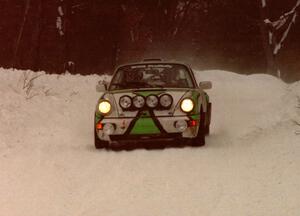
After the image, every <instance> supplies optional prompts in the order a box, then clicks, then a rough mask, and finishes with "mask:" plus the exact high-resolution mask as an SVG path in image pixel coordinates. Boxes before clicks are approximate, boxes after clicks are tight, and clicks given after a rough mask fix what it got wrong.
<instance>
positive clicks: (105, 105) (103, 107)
mask: <svg viewBox="0 0 300 216" xmlns="http://www.w3.org/2000/svg"><path fill="white" fill-rule="evenodd" d="M98 108H99V111H100V113H102V114H104V115H106V114H108V113H109V112H110V111H111V104H110V102H109V101H107V100H103V101H101V102H100V103H99V106H98Z"/></svg>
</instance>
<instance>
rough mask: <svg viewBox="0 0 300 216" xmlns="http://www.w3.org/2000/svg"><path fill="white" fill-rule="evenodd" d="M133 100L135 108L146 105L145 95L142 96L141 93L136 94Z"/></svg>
mask: <svg viewBox="0 0 300 216" xmlns="http://www.w3.org/2000/svg"><path fill="white" fill-rule="evenodd" d="M132 100H133V105H134V107H135V108H138V109H140V108H143V107H144V106H145V99H144V97H142V96H140V95H137V96H135V97H134V98H133V99H132Z"/></svg>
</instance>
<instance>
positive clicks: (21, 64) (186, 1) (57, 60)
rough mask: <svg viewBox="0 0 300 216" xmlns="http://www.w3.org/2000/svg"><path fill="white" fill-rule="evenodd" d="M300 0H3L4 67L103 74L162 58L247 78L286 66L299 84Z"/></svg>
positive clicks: (0, 58)
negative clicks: (132, 63) (296, 16)
mask: <svg viewBox="0 0 300 216" xmlns="http://www.w3.org/2000/svg"><path fill="white" fill-rule="evenodd" d="M264 2H265V3H266V5H265V7H262V4H264ZM296 2H297V0H285V1H281V0H278V1H275V0H267V1H264V0H245V1H241V0H226V1H224V0H111V1H107V0H0V17H1V19H0V66H2V67H9V68H10V67H14V68H20V69H32V70H45V71H47V72H49V73H63V72H64V71H66V70H69V71H70V72H71V73H81V74H91V73H98V74H100V73H107V72H111V71H112V69H113V68H114V67H115V66H116V65H118V64H122V63H125V62H128V61H140V60H142V59H143V58H153V57H156V58H157V57H161V58H163V59H166V60H180V61H184V62H187V63H190V64H191V65H192V66H193V67H195V68H198V69H223V70H231V71H235V72H240V73H247V74H250V73H264V72H268V73H271V74H274V75H278V69H280V71H281V73H280V75H281V77H282V78H283V79H285V80H288V81H291V80H296V79H300V43H299V41H300V28H299V27H300V24H299V22H300V18H299V17H298V18H296V20H294V21H295V22H293V20H292V19H293V15H295V14H296V15H299V13H298V12H299V9H298V7H297V5H296ZM263 6H264V5H263ZM295 6H296V7H295ZM293 8H294V9H295V10H294V11H293V10H292V9H293ZM291 10H292V11H291ZM287 12H291V13H290V14H287V15H286V17H284V18H281V19H279V18H280V17H281V16H282V15H284V14H285V13H287ZM292 12H293V13H292ZM269 21H270V22H269ZM279 21H280V22H281V23H280V22H279ZM278 23H279V24H278ZM289 24H292V25H291V28H290V30H289V31H288V32H286V29H287V28H288V27H289ZM270 26H271V27H272V28H273V29H275V30H274V31H273V30H272V31H271V30H270V28H271V27H270ZM278 26H279V27H278ZM271 33H272V34H271ZM285 33H288V34H287V36H286V37H284V34H285ZM270 34H271V35H273V37H272V39H273V40H274V41H275V42H274V41H273V42H274V43H271V42H270V40H271V39H270ZM280 38H283V39H284V41H283V42H282V43H280ZM275 39H276V40H275ZM278 41H279V42H278ZM278 45H280V48H281V49H280V52H278V49H277V48H278ZM276 49H277V50H276ZM274 50H276V51H274Z"/></svg>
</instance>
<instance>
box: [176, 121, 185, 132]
mask: <svg viewBox="0 0 300 216" xmlns="http://www.w3.org/2000/svg"><path fill="white" fill-rule="evenodd" d="M175 127H176V129H177V130H178V131H179V132H183V131H185V130H186V129H187V127H188V124H187V122H186V121H185V120H179V121H177V122H175Z"/></svg>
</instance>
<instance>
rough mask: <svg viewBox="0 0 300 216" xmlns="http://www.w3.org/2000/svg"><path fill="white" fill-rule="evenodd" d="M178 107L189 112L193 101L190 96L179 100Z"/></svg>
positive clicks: (192, 106) (192, 107)
mask: <svg viewBox="0 0 300 216" xmlns="http://www.w3.org/2000/svg"><path fill="white" fill-rule="evenodd" d="M180 108H181V110H182V111H183V112H186V113H189V112H191V111H192V110H193V109H194V102H193V100H192V99H190V98H185V99H183V100H182V101H181V104H180Z"/></svg>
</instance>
